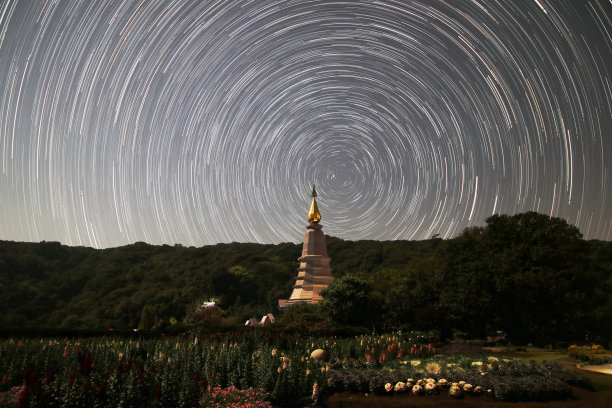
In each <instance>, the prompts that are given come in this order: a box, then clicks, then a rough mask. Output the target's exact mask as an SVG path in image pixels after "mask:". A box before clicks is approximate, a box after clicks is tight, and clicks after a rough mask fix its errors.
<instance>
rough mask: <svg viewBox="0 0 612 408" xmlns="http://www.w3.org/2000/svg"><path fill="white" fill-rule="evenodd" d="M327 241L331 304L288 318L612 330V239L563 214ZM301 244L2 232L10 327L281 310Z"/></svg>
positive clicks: (537, 332)
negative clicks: (404, 235) (207, 310)
mask: <svg viewBox="0 0 612 408" xmlns="http://www.w3.org/2000/svg"><path fill="white" fill-rule="evenodd" d="M327 248H328V253H329V255H330V257H331V258H332V269H333V274H334V277H335V278H336V281H335V283H334V285H332V286H331V287H330V288H329V289H328V291H327V292H325V293H326V298H327V299H325V301H324V302H323V308H322V309H319V310H318V311H316V312H313V311H309V312H304V313H303V314H298V315H296V316H294V317H293V320H291V319H284V320H285V325H286V326H287V327H289V328H291V329H292V330H302V328H303V327H304V326H306V327H309V326H308V325H312V327H313V328H315V329H316V330H314V332H317V331H318V332H320V331H325V330H331V329H335V330H336V332H337V333H339V332H338V330H337V329H338V328H337V327H336V328H334V327H333V326H334V325H352V326H355V327H367V328H368V330H369V329H371V328H375V329H376V330H379V331H380V330H396V329H399V330H403V331H410V330H431V329H436V330H439V331H440V333H441V336H442V338H451V337H452V336H453V333H458V332H463V333H465V334H466V336H467V337H471V338H474V337H481V338H484V337H486V336H489V335H491V334H492V333H494V332H495V331H497V330H503V331H505V332H506V333H508V335H509V337H510V338H511V339H512V341H514V342H515V343H527V342H533V343H536V344H548V343H555V342H584V341H589V342H592V341H595V342H600V343H602V344H605V345H607V344H608V342H612V243H611V242H604V241H594V240H592V241H585V240H583V239H582V237H581V235H580V232H579V231H578V230H577V229H576V228H575V227H573V226H571V225H569V224H567V222H565V221H564V220H561V219H559V218H554V217H553V218H551V217H548V216H546V215H542V214H537V213H533V212H529V213H524V214H517V215H512V216H508V215H495V216H492V217H490V218H488V219H487V220H486V225H485V226H483V227H473V228H469V229H466V230H465V231H464V232H463V233H462V234H461V235H460V236H458V237H456V238H453V239H448V240H442V239H439V238H433V239H430V240H426V241H388V242H381V241H357V242H351V241H345V240H342V239H339V238H335V237H327ZM299 254H300V247H299V245H296V244H292V243H284V244H279V245H260V244H239V243H231V244H218V245H212V246H204V247H201V248H194V247H183V246H181V245H175V246H169V245H162V246H153V245H148V244H145V243H142V242H138V243H135V244H132V245H127V246H124V247H118V248H109V249H104V250H95V249H92V248H83V247H67V246H64V245H61V244H60V243H57V242H44V241H43V242H41V243H19V242H10V241H0V312H1V313H0V327H1V328H2V330H3V332H4V333H6V332H5V331H4V330H6V329H7V328H13V329H11V332H13V333H15V329H19V330H25V329H28V330H33V329H35V328H36V329H38V330H40V328H52V329H64V330H66V329H71V330H72V329H80V330H100V329H102V330H106V331H107V330H108V329H109V328H114V329H117V330H125V331H131V330H133V329H135V328H138V329H140V330H141V332H151V331H153V332H157V333H169V332H181V331H183V330H185V326H184V323H187V320H190V319H192V318H193V311H194V309H195V308H197V307H198V306H199V305H201V304H202V302H204V301H214V302H216V304H217V305H218V306H219V307H220V308H221V309H222V310H225V311H227V313H228V315H229V316H230V317H232V318H233V321H235V322H244V321H245V320H246V319H248V318H250V317H253V316H262V315H264V314H266V313H270V312H272V313H273V314H275V315H277V317H279V316H278V311H277V301H278V299H282V298H287V296H288V295H289V294H290V293H291V287H292V285H293V284H294V283H295V278H296V268H297V266H298V263H297V258H298V257H299ZM345 276H346V280H344V277H345ZM341 285H344V287H343V288H342V290H335V289H334V288H337V287H340V286H341ZM344 289H346V290H347V291H352V292H351V293H352V294H353V295H354V296H346V294H345V293H343V290H344ZM334 291H335V292H334ZM345 300H346V303H343V302H344V301H345ZM322 310H323V311H324V313H323V312H322ZM326 315H327V316H326ZM328 317H332V318H333V320H334V321H335V322H331V323H330V320H329V319H328ZM190 322H191V320H190ZM224 322H225V323H227V321H225V320H224ZM192 323H193V322H192ZM225 323H223V324H221V326H220V327H223V326H224V325H225ZM211 330H212V328H211ZM356 330H357V329H356ZM302 331H306V332H307V331H308V330H302ZM344 332H345V333H349V332H350V330H346V327H345V328H344ZM5 335H6V334H5Z"/></svg>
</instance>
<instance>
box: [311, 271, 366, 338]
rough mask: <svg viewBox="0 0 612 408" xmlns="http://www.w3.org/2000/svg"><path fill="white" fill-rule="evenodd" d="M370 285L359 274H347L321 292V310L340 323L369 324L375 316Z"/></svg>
mask: <svg viewBox="0 0 612 408" xmlns="http://www.w3.org/2000/svg"><path fill="white" fill-rule="evenodd" d="M371 295H372V286H371V285H370V284H369V283H368V282H367V281H366V280H365V279H364V278H362V277H361V276H358V275H354V274H347V275H344V276H343V277H341V278H339V279H336V280H335V281H334V282H332V283H331V284H330V285H329V286H328V287H327V288H326V289H324V290H323V291H322V292H321V296H323V300H322V301H321V302H320V308H321V310H322V311H323V312H324V313H326V314H328V315H329V316H330V317H331V318H332V319H334V320H335V321H336V322H338V323H340V324H348V325H361V326H367V325H369V324H370V323H371V322H372V321H373V319H374V317H375V316H376V312H377V310H376V305H377V303H376V302H374V301H373V300H374V299H373V298H372V296H371Z"/></svg>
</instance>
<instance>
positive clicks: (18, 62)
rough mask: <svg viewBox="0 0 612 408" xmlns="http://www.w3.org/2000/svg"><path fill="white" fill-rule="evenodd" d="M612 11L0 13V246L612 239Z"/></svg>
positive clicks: (150, 0) (92, 5) (13, 2)
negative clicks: (530, 236)
mask: <svg viewBox="0 0 612 408" xmlns="http://www.w3.org/2000/svg"><path fill="white" fill-rule="evenodd" d="M611 20H612V2H611V1H610V0H584V1H571V0H554V1H553V0H512V1H510V0H491V1H484V0H465V1H453V0H437V1H436V0H413V1H399V0H379V1H372V0H369V1H364V0H357V1H355V0H353V1H319V0H311V1H309V0H299V1H280V0H279V1H264V0H261V1H260V0H257V1H243V0H232V1H229V0H227V1H220V0H219V1H201V0H197V1H196V0H193V1H190V0H182V1H178V0H159V1H157V0H143V1H127V0H109V1H95V2H94V1H89V0H56V1H53V0H40V1H25V0H4V1H2V2H0V203H1V209H2V217H1V218H0V239H5V240H7V239H8V240H17V241H34V242H36V241H41V240H47V241H60V242H62V243H64V244H67V245H84V246H92V247H97V248H104V247H113V246H119V245H124V244H128V243H133V242H136V241H145V242H148V243H151V244H174V243H180V244H183V245H195V246H201V245H206V244H215V243H218V242H231V241H238V242H261V243H278V242H287V241H293V242H300V241H301V239H302V237H303V234H304V225H305V224H306V222H307V221H306V214H307V212H308V209H309V205H310V197H309V195H310V190H311V188H312V184H313V183H316V185H317V191H318V193H319V196H318V201H319V208H320V210H321V213H322V217H323V218H322V225H323V226H324V231H325V232H326V234H328V235H334V236H338V237H341V238H345V239H353V240H357V239H376V240H396V239H410V240H418V239H428V238H430V237H432V236H433V235H435V234H439V235H440V236H441V237H443V238H451V237H453V236H456V235H457V234H459V233H460V232H461V231H462V230H463V229H464V228H466V227H469V226H476V225H484V222H485V219H486V218H487V217H489V216H490V215H492V214H516V213H520V212H525V211H538V212H541V213H544V214H547V215H551V216H555V217H561V218H563V219H566V220H567V221H568V222H569V223H571V224H573V225H576V226H577V227H578V228H580V230H581V232H582V233H583V234H584V236H585V238H589V239H591V238H594V239H603V240H611V239H612V185H611V180H610V177H611V174H610V165H611V163H612V76H611V74H612V72H611V71H612V21H611Z"/></svg>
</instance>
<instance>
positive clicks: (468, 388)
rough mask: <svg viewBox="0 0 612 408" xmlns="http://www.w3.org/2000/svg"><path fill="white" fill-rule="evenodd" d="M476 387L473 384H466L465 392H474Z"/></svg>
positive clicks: (464, 386)
mask: <svg viewBox="0 0 612 408" xmlns="http://www.w3.org/2000/svg"><path fill="white" fill-rule="evenodd" d="M473 389H474V386H473V385H472V384H464V385H463V391H465V392H472V391H473Z"/></svg>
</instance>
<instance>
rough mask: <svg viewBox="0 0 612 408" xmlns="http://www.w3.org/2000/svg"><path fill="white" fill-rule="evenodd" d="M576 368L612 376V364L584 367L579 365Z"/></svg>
mask: <svg viewBox="0 0 612 408" xmlns="http://www.w3.org/2000/svg"><path fill="white" fill-rule="evenodd" d="M578 368H581V369H583V370H589V371H595V372H598V373H604V374H612V364H604V365H585V366H581V365H580V364H579V365H578Z"/></svg>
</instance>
